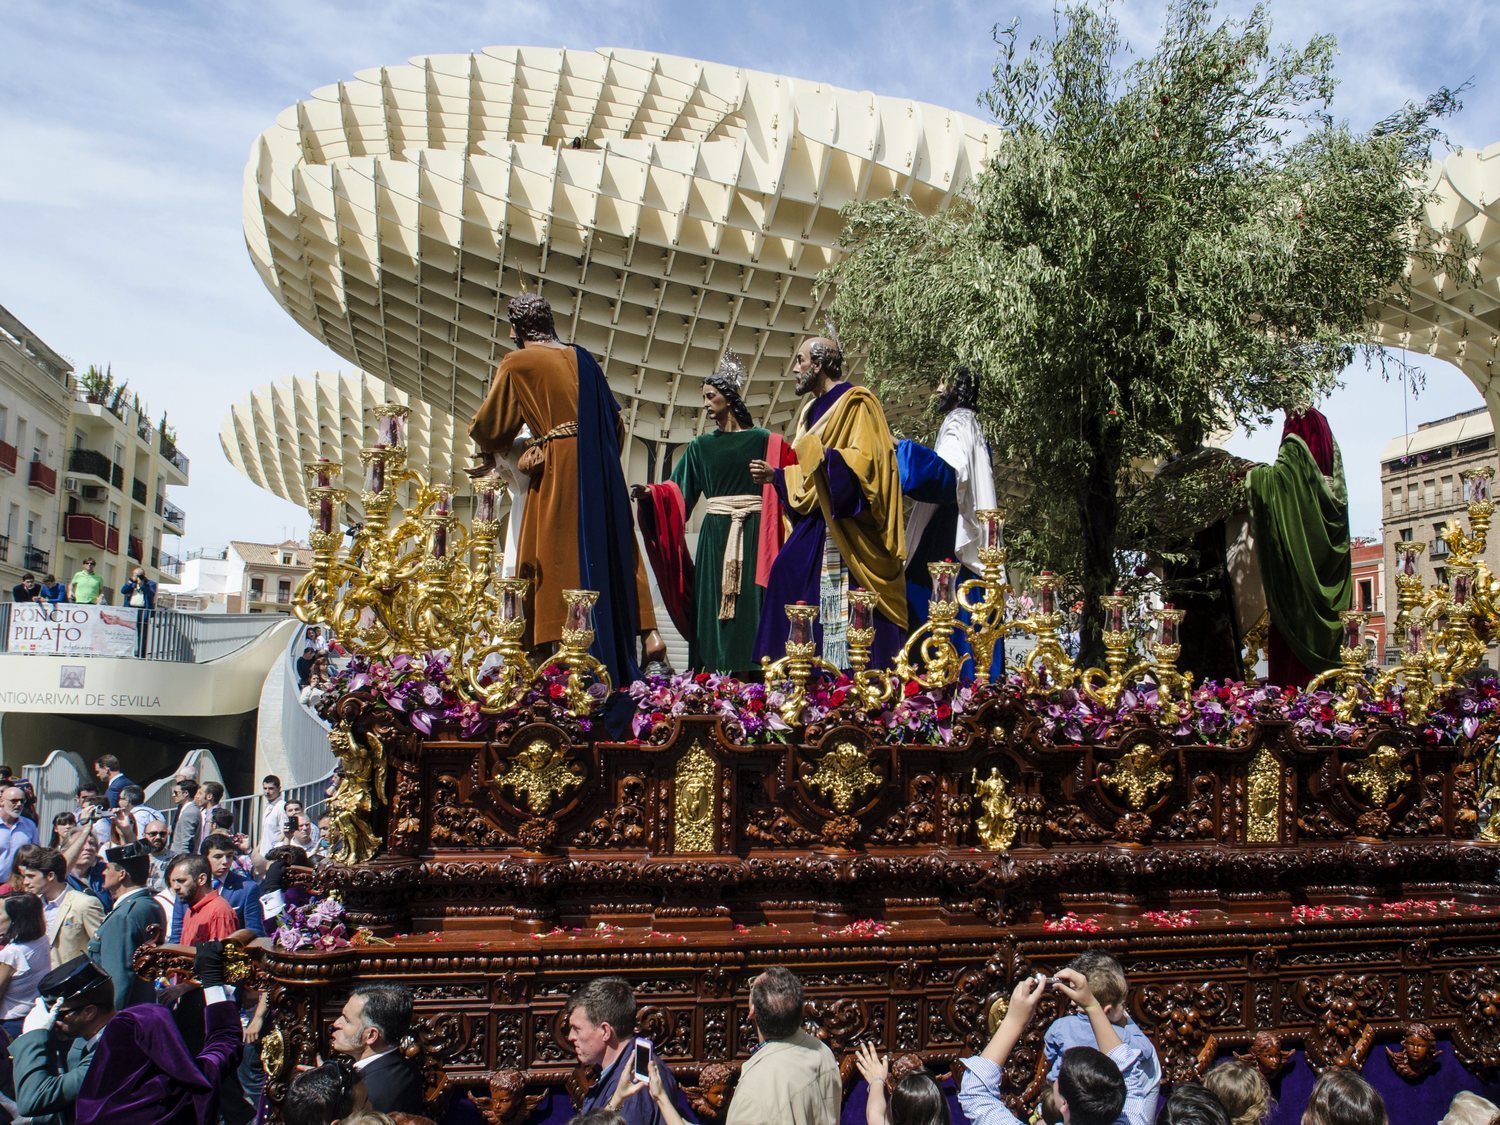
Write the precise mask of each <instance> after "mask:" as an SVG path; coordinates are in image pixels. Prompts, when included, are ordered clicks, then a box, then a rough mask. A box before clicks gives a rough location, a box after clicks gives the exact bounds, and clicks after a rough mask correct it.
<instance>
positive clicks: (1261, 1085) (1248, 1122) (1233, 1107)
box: [1203, 1059, 1276, 1125]
mask: <svg viewBox="0 0 1500 1125" xmlns="http://www.w3.org/2000/svg"><path fill="white" fill-rule="evenodd" d="M1203 1085H1204V1086H1206V1087H1207V1088H1208V1092H1209V1093H1210V1094H1212V1095H1213V1096H1214V1097H1216V1098H1218V1099H1219V1104H1220V1105H1222V1106H1223V1107H1224V1111H1225V1112H1226V1113H1228V1114H1229V1121H1230V1125H1261V1122H1263V1121H1265V1120H1266V1118H1268V1117H1270V1116H1271V1111H1272V1110H1273V1109H1275V1108H1276V1102H1275V1099H1273V1098H1272V1097H1271V1084H1270V1083H1269V1082H1267V1081H1266V1080H1265V1078H1264V1077H1262V1075H1261V1073H1260V1070H1259V1069H1257V1068H1256V1067H1253V1066H1251V1065H1250V1064H1249V1063H1242V1062H1239V1061H1238V1060H1236V1059H1228V1060H1226V1061H1224V1062H1221V1063H1220V1064H1219V1065H1218V1066H1216V1067H1214V1068H1213V1069H1212V1070H1210V1071H1209V1072H1208V1073H1207V1074H1205V1075H1204V1076H1203Z"/></svg>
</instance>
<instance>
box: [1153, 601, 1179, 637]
mask: <svg viewBox="0 0 1500 1125" xmlns="http://www.w3.org/2000/svg"><path fill="white" fill-rule="evenodd" d="M1161 608H1162V614H1161V618H1160V620H1159V623H1158V627H1157V644H1159V645H1161V646H1162V647H1164V648H1170V647H1171V646H1172V645H1175V644H1176V643H1177V623H1178V618H1177V614H1176V613H1175V612H1174V611H1173V609H1172V603H1171V602H1167V603H1166V604H1165V605H1164V606H1162V607H1161Z"/></svg>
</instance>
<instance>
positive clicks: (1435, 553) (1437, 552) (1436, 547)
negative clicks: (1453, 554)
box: [1427, 539, 1449, 559]
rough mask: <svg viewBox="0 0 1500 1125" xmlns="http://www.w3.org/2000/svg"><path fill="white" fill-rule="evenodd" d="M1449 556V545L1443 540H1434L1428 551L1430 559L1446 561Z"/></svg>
mask: <svg viewBox="0 0 1500 1125" xmlns="http://www.w3.org/2000/svg"><path fill="white" fill-rule="evenodd" d="M1448 555H1449V551H1448V543H1447V541H1446V540H1443V539H1434V540H1433V541H1432V543H1431V544H1429V546H1428V549H1427V557H1428V558H1429V559H1446V558H1447V557H1448Z"/></svg>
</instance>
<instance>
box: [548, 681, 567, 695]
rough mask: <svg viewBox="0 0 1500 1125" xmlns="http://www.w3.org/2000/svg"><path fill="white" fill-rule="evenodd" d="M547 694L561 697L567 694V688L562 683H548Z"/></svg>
mask: <svg viewBox="0 0 1500 1125" xmlns="http://www.w3.org/2000/svg"><path fill="white" fill-rule="evenodd" d="M547 694H548V695H549V696H550V697H551V698H553V699H561V698H562V697H563V696H564V695H566V694H567V689H566V688H564V687H563V686H562V684H548V685H547Z"/></svg>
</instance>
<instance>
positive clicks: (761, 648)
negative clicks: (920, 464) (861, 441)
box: [755, 383, 906, 668]
mask: <svg viewBox="0 0 1500 1125" xmlns="http://www.w3.org/2000/svg"><path fill="white" fill-rule="evenodd" d="M849 387H850V384H848V383H839V384H838V385H837V386H834V387H832V388H831V389H829V390H828V391H826V392H824V393H823V394H821V395H819V396H818V397H817V398H815V399H813V402H812V406H811V407H810V408H809V410H808V412H807V423H806V424H807V425H808V426H813V425H815V424H816V423H817V421H818V419H819V418H821V417H823V415H825V414H827V413H828V411H829V409H830V408H831V407H832V406H833V404H834V403H836V402H837V401H838V400H839V399H840V398H842V397H843V396H844V393H845V392H846V391H848V390H849ZM823 472H824V473H825V474H826V475H827V477H828V489H829V493H830V495H831V497H832V500H833V517H834V519H852V518H854V517H855V516H857V515H859V514H860V513H861V512H863V511H864V510H865V508H866V504H865V496H864V493H863V492H861V491H860V488H859V482H858V481H856V480H855V479H854V475H853V474H852V473H851V472H849V469H848V467H847V466H846V465H845V464H844V458H843V456H842V455H841V454H840V453H839V451H838V450H836V449H825V450H824V451H823ZM776 492H777V494H778V495H779V496H780V497H781V505H782V511H784V512H785V513H786V514H787V516H788V517H789V518H790V519H791V521H792V531H791V534H790V535H788V536H787V539H786V542H785V543H784V544H782V547H781V551H780V552H779V553H778V554H777V555H776V561H775V562H774V563H772V564H771V576H770V578H769V579H768V580H767V582H766V593H765V598H764V599H763V600H762V602H761V612H760V629H759V630H758V631H757V632H756V634H755V658H756V660H759V659H760V658H761V657H762V656H769V657H770V658H771V659H772V660H777V659H779V658H780V657H782V656H785V655H786V637H787V631H788V629H789V628H790V626H789V623H788V622H787V619H786V607H787V606H789V605H795V604H796V603H797V602H805V603H806V604H808V605H817V604H818V602H819V600H820V597H819V594H820V583H821V582H822V575H823V541H824V539H825V538H826V536H827V535H828V524H827V523H826V522H825V521H824V519H823V510H822V509H821V508H814V509H813V510H812V511H811V512H809V513H808V514H807V515H802V514H801V513H800V512H797V511H795V510H794V509H793V508H792V507H791V505H789V504H788V503H787V499H786V475H785V474H784V473H783V472H782V471H781V470H780V469H777V470H776ZM813 640H814V641H815V642H817V645H818V648H819V650H821V649H822V646H823V625H822V622H815V623H814V624H813ZM905 643H906V626H905V622H901V623H899V624H898V623H897V622H894V621H891V620H889V619H888V618H887V617H886V616H885V615H884V614H883V613H881V612H880V611H879V610H877V611H876V613H875V644H874V645H873V646H872V647H871V649H870V666H871V667H872V668H888V667H890V666H891V665H892V664H894V663H895V662H896V656H897V654H898V653H900V651H901V646H902V645H903V644H905Z"/></svg>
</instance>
